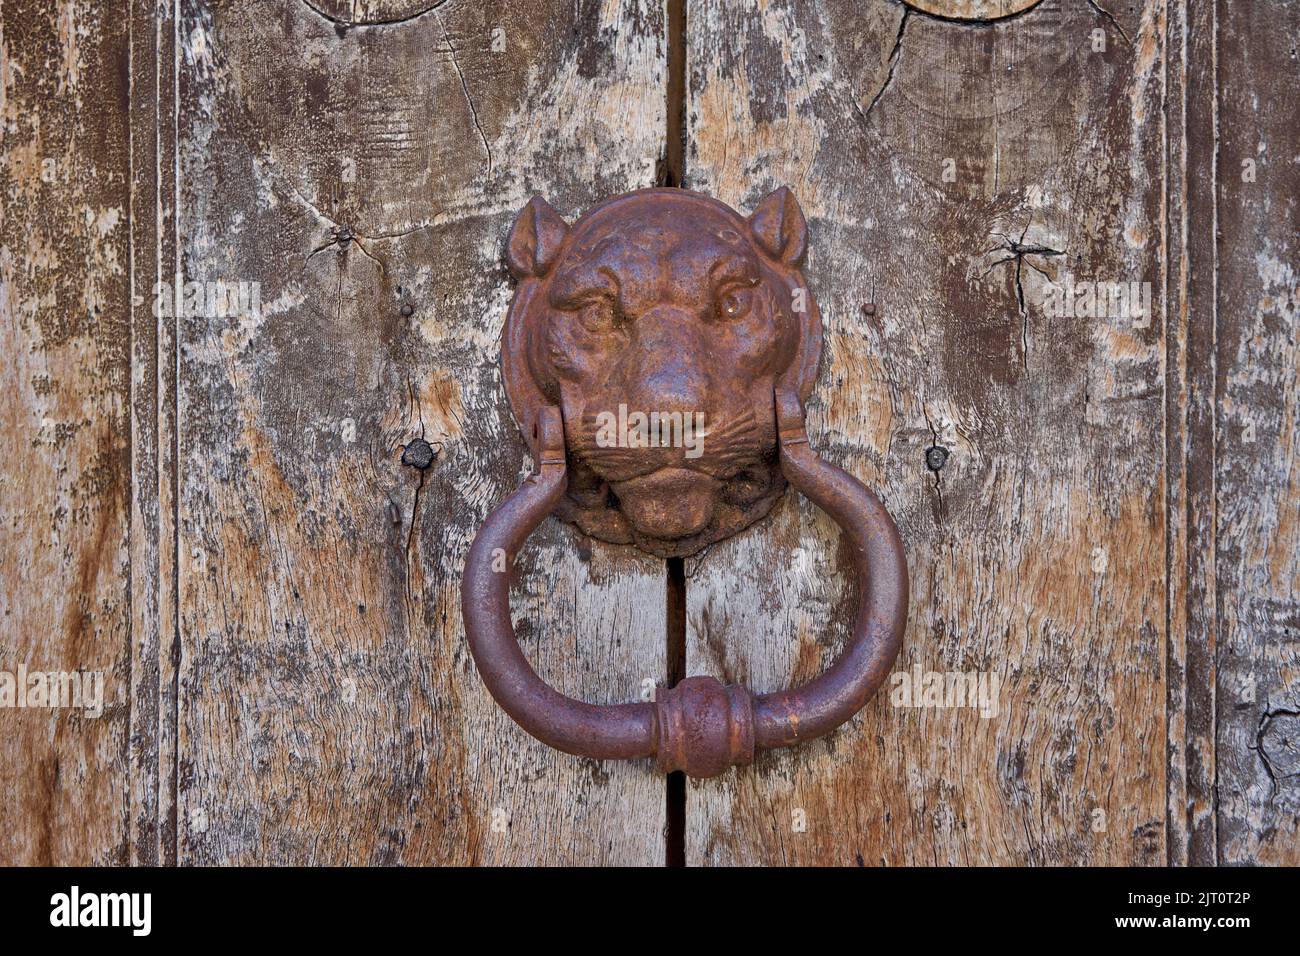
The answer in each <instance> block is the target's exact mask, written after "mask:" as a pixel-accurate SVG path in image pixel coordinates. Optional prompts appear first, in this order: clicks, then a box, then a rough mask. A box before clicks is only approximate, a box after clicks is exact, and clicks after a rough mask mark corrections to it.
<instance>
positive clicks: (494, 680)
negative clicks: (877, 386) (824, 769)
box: [461, 392, 908, 777]
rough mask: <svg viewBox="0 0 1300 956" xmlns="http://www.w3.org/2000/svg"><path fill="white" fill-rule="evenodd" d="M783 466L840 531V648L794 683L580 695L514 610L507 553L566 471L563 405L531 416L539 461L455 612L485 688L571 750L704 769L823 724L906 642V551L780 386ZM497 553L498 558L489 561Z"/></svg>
mask: <svg viewBox="0 0 1300 956" xmlns="http://www.w3.org/2000/svg"><path fill="white" fill-rule="evenodd" d="M776 418H777V427H778V431H779V439H780V461H781V468H782V471H783V472H784V474H785V477H786V479H787V480H788V481H789V483H790V484H791V485H792V486H794V487H795V488H796V489H797V490H799V491H800V492H802V493H803V494H804V495H805V496H806V497H807V498H808V499H809V500H810V501H812V502H813V504H815V505H817V506H818V507H819V508H821V509H822V510H823V511H825V512H826V513H827V514H828V515H830V516H831V518H832V519H834V521H835V522H836V524H838V525H839V526H840V528H841V529H842V530H843V532H844V534H845V535H847V536H848V538H849V542H850V544H851V551H852V554H853V561H854V566H855V569H856V572H857V581H858V595H859V598H858V609H857V614H856V616H855V619H854V626H853V634H852V637H851V639H850V641H849V644H848V646H847V647H846V648H845V649H844V652H843V654H841V656H840V657H839V659H838V660H837V661H836V662H835V663H834V664H833V665H831V667H830V668H829V669H828V670H826V671H825V672H824V673H823V674H821V676H819V677H817V678H815V679H814V680H812V681H811V682H809V683H807V684H805V685H803V686H802V687H799V688H796V689H793V690H785V691H779V692H776V693H772V694H763V695H761V696H758V697H754V696H753V695H751V694H750V692H749V691H748V690H747V689H746V688H744V687H739V686H724V685H723V684H722V683H721V682H720V681H718V680H717V679H716V678H713V677H688V678H686V679H685V680H683V681H682V682H681V683H679V684H678V685H677V686H676V687H671V688H660V690H659V692H658V694H657V695H656V700H655V702H654V703H652V704H651V703H635V704H612V705H599V704H587V703H583V702H581V701H577V700H573V699H572V698H570V697H566V696H565V695H563V694H561V693H559V692H558V691H556V690H555V689H554V688H552V687H550V686H549V685H548V684H547V683H546V682H545V681H543V680H542V679H541V678H540V677H538V676H537V673H536V671H534V670H533V668H532V666H531V665H530V664H529V663H528V660H527V658H525V657H524V654H523V651H522V650H520V647H519V642H518V640H517V639H516V638H515V634H514V628H513V627H512V625H511V621H510V584H509V575H508V574H505V573H503V572H502V571H501V570H497V569H494V564H495V565H496V567H497V568H500V567H501V566H502V565H501V561H500V556H501V555H502V554H504V555H506V557H507V564H506V565H505V566H506V567H508V566H509V564H508V563H509V562H510V561H513V559H514V556H515V555H516V554H517V553H518V551H519V548H520V547H522V546H523V543H524V541H525V540H526V539H527V538H528V536H529V535H530V534H531V533H532V532H533V530H534V529H536V527H537V526H538V525H539V524H541V523H542V521H543V520H544V519H545V518H546V516H547V515H548V514H550V512H551V510H552V509H553V508H554V507H555V505H556V503H557V502H558V501H559V500H560V497H561V496H562V495H563V494H564V490H565V485H566V483H567V476H566V472H565V457H564V454H565V452H564V449H565V443H564V426H563V422H562V420H561V417H560V410H559V409H558V408H555V407H545V408H543V409H542V411H541V415H540V420H539V422H538V424H537V428H538V435H537V437H538V441H537V443H536V446H535V447H537V448H538V449H540V461H539V464H538V468H537V471H536V472H535V473H534V474H533V475H531V476H530V477H529V478H528V479H527V481H525V482H524V484H523V485H522V486H521V487H520V488H519V490H518V491H516V492H515V493H514V494H512V495H511V496H510V497H509V498H507V499H506V500H505V501H504V502H503V503H502V504H501V505H500V506H499V507H498V508H497V509H496V510H495V511H493V512H492V514H491V515H489V516H488V519H487V521H486V522H485V523H484V525H483V527H482V529H481V530H480V531H479V533H478V535H477V536H476V537H475V539H474V544H473V546H472V547H471V548H470V552H469V556H468V558H467V559H466V562H465V576H464V580H463V586H462V588H461V612H462V614H463V615H464V619H465V631H466V634H467V636H468V638H469V645H470V650H471V652H472V653H473V655H474V661H475V663H476V664H477V665H478V669H479V673H480V674H481V675H482V677H483V682H484V683H485V684H486V685H487V688H488V691H489V692H490V693H491V694H492V696H493V697H494V698H495V699H496V701H497V703H499V704H500V705H501V707H502V708H503V709H504V710H505V711H506V713H508V714H509V715H510V716H511V717H512V718H514V720H515V721H516V722H517V723H518V724H519V725H520V726H521V727H523V729H524V730H526V731H528V733H530V734H532V735H533V736H534V737H536V738H537V739H538V740H541V741H542V742H543V743H546V744H549V745H550V746H552V747H555V748H556V749H557V750H563V751H564V752H566V753H571V754H576V755H578V756H582V757H594V758H596V759H600V760H605V759H632V758H639V757H652V756H653V757H656V758H657V759H658V764H659V767H660V769H661V770H663V771H665V772H670V771H674V770H684V771H685V772H686V773H687V774H689V775H690V776H692V777H712V776H716V775H717V774H720V773H722V772H723V771H724V770H726V768H727V767H729V766H735V765H742V764H747V763H749V762H751V761H752V760H753V758H754V751H755V749H771V748H775V747H785V746H788V745H790V744H794V743H799V742H802V741H806V740H811V739H813V738H815V737H820V736H822V735H823V734H826V733H829V732H830V731H832V730H834V729H835V728H836V727H838V726H839V725H840V724H842V723H844V722H845V721H846V720H848V719H849V718H850V717H852V716H853V715H854V714H856V713H857V712H858V711H859V710H861V709H862V707H863V706H864V705H865V704H866V703H867V701H868V700H870V699H871V697H872V695H873V694H874V693H875V692H876V689H877V688H878V687H879V686H880V685H881V683H883V681H884V679H885V677H886V675H887V674H888V673H889V668H890V666H891V665H892V664H893V662H894V659H895V658H896V657H897V656H898V651H899V648H900V646H901V645H902V640H903V627H904V624H905V623H906V615H907V600H908V581H907V562H906V560H905V558H904V555H903V544H902V541H901V540H900V539H899V536H898V530H897V528H895V526H894V522H893V520H892V519H891V518H890V516H889V513H888V512H887V511H886V510H885V508H884V506H883V505H882V504H881V503H880V501H879V499H878V498H876V496H875V495H873V494H872V493H871V492H870V491H868V490H867V489H866V488H865V487H863V485H862V484H861V482H859V481H858V480H857V479H856V478H854V477H853V476H852V475H850V474H848V473H847V472H845V471H843V470H841V469H839V468H836V467H835V466H834V465H831V464H829V463H828V462H826V461H823V460H822V459H821V458H819V457H818V456H817V454H816V453H815V452H813V450H812V448H811V447H810V446H809V444H808V433H807V431H806V430H805V427H804V416H803V409H802V407H801V406H800V403H799V399H798V397H797V396H796V395H794V394H793V393H792V392H783V393H778V394H777V395H776ZM494 558H496V560H495V561H494Z"/></svg>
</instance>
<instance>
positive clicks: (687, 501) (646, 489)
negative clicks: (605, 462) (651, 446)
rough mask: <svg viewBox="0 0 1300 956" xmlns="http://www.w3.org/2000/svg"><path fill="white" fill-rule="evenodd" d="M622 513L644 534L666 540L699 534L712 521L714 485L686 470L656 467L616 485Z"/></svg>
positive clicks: (700, 474) (715, 500) (708, 480)
mask: <svg viewBox="0 0 1300 956" xmlns="http://www.w3.org/2000/svg"><path fill="white" fill-rule="evenodd" d="M613 488H614V493H615V494H616V495H618V499H619V502H620V503H621V504H622V510H623V514H625V515H626V516H627V518H628V520H629V521H631V522H632V524H633V525H635V526H636V529H637V531H639V532H641V534H645V535H654V536H656V537H659V538H664V539H666V540H676V539H678V538H689V537H690V536H691V535H694V534H699V533H700V532H701V531H703V530H704V529H705V528H707V527H708V525H709V522H710V521H712V520H713V509H714V506H715V504H716V502H717V491H718V483H717V481H715V480H714V479H713V478H710V477H709V476H708V475H706V474H703V473H701V472H698V471H692V470H690V469H686V468H660V469H659V470H658V471H655V472H652V473H650V474H648V475H642V476H641V477H640V478H633V479H631V480H630V481H620V482H616V483H615V484H614V486H613Z"/></svg>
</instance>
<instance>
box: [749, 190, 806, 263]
mask: <svg viewBox="0 0 1300 956" xmlns="http://www.w3.org/2000/svg"><path fill="white" fill-rule="evenodd" d="M749 228H750V229H751V230H752V231H753V233H754V238H755V239H757V240H758V243H759V245H761V246H762V247H763V249H764V251H766V252H767V254H768V255H770V256H772V257H773V258H775V259H780V260H781V261H783V262H787V263H790V264H792V265H793V264H794V263H796V262H798V261H799V260H800V259H802V258H803V254H804V250H805V249H807V248H808V223H807V222H805V221H804V218H803V210H802V209H800V208H799V201H798V200H797V199H795V198H794V193H792V192H790V190H789V189H788V188H786V187H785V186H782V187H780V188H779V189H776V190H774V191H772V192H770V193H768V194H767V196H766V197H764V199H763V201H762V202H761V203H759V204H758V208H756V209H755V210H754V212H753V214H752V215H751V216H750V217H749Z"/></svg>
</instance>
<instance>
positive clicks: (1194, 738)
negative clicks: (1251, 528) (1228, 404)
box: [1165, 3, 1218, 866]
mask: <svg viewBox="0 0 1300 956" xmlns="http://www.w3.org/2000/svg"><path fill="white" fill-rule="evenodd" d="M1217 17H1218V5H1217V4H1209V3H1202V4H1186V3H1176V4H1170V5H1169V8H1168V19H1167V24H1166V36H1167V39H1168V46H1167V49H1168V50H1169V56H1168V57H1167V58H1166V64H1165V77H1166V80H1165V100H1166V107H1165V114H1166V121H1165V129H1166V141H1167V151H1166V157H1167V161H1166V166H1165V169H1166V175H1167V179H1168V188H1167V189H1166V195H1167V197H1168V212H1167V219H1166V228H1165V234H1166V236H1167V255H1166V262H1167V263H1168V265H1167V268H1166V276H1165V288H1166V290H1167V295H1168V299H1167V301H1168V308H1167V309H1166V316H1167V321H1166V377H1165V421H1166V428H1165V449H1166V452H1165V460H1166V464H1167V467H1168V474H1167V476H1166V482H1165V485H1166V489H1167V493H1166V498H1165V502H1166V515H1167V519H1168V529H1169V530H1168V534H1167V536H1166V538H1167V542H1168V544H1167V551H1166V560H1167V577H1168V581H1169V594H1168V598H1167V604H1168V608H1169V613H1168V653H1167V655H1166V660H1167V664H1166V674H1167V677H1168V684H1167V687H1168V693H1167V695H1166V702H1167V708H1168V709H1167V720H1166V728H1167V738H1168V741H1167V749H1168V754H1169V762H1168V776H1167V784H1168V785H1167V788H1166V789H1167V792H1168V798H1169V802H1168V813H1167V819H1168V821H1169V843H1168V852H1167V854H1166V857H1167V860H1168V861H1169V862H1170V863H1175V864H1191V865H1195V866H1209V865H1213V863H1214V862H1215V860H1216V856H1217V853H1216V841H1217V835H1216V829H1215V809H1214V807H1215V801H1216V796H1215V759H1216V758H1215V729H1214V728H1215V713H1214V712H1215V704H1214V697H1215V684H1216V673H1215V656H1216V643H1217V641H1218V612H1217V610H1216V606H1215V600H1216V595H1215V585H1214V582H1215V573H1216V571H1215V561H1216V555H1215V548H1214V536H1215V514H1214V498H1215V489H1214V485H1215V467H1214V456H1215V448H1216V436H1215V397H1214V396H1215V363H1216V361H1217V358H1216V348H1217V344H1216V333H1215V328H1216V322H1217V319H1216V299H1215V297H1216V279H1217V263H1216V255H1217V240H1216V238H1215V229H1216V228H1217V226H1216V223H1215V195H1214V193H1215V187H1214V182H1215V175H1216V172H1217V148H1218V129H1217V125H1216V118H1217V106H1216V102H1215V100H1216V97H1217V95H1218V75H1217V69H1218V62H1217V58H1216V49H1215V43H1216V39H1215V37H1216V29H1217V28H1216V19H1217Z"/></svg>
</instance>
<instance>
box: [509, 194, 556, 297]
mask: <svg viewBox="0 0 1300 956" xmlns="http://www.w3.org/2000/svg"><path fill="white" fill-rule="evenodd" d="M568 232H569V226H568V224H567V223H566V222H565V221H564V220H563V219H561V218H560V214H559V213H558V212H556V211H555V210H554V209H553V208H551V204H550V203H548V202H547V201H546V200H545V199H543V198H542V197H541V196H534V197H533V198H532V199H530V200H528V205H526V206H524V208H523V209H521V210H519V215H518V216H516V217H515V224H514V225H513V226H511V227H510V238H509V239H508V240H506V262H507V264H509V266H510V271H511V272H513V273H514V275H515V278H516V279H523V278H525V277H526V276H538V277H540V276H544V275H546V273H547V272H548V271H550V268H551V266H553V265H554V264H555V257H556V256H557V255H558V254H559V252H560V246H561V245H562V244H563V243H564V237H565V236H566V235H568Z"/></svg>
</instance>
